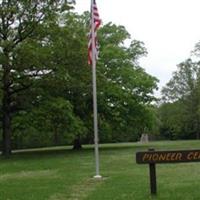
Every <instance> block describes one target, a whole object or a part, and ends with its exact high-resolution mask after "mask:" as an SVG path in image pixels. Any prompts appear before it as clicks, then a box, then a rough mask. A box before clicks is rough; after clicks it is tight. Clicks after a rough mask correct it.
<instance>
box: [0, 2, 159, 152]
mask: <svg viewBox="0 0 200 200" xmlns="http://www.w3.org/2000/svg"><path fill="white" fill-rule="evenodd" d="M89 24H90V15H89V13H88V12H85V13H84V14H83V15H78V14H77V13H75V12H74V11H73V3H70V2H67V1H61V0H60V1H59V0H58V1H48V0H46V1H45V0H43V1H23V0H20V1H19V0H12V1H7V0H3V1H0V77H1V78H0V81H1V82H0V85H1V91H0V99H1V112H0V113H1V119H2V120H1V133H2V134H1V136H2V137H1V139H0V140H1V144H2V145H1V149H2V153H3V154H4V155H5V156H9V155H10V153H11V150H12V149H18V148H29V147H39V146H50V145H64V144H73V145H74V148H80V147H81V144H82V143H93V120H92V119H93V109H92V72H91V66H88V64H87V43H88V40H87V35H88V32H89ZM98 39H99V48H100V49H99V50H100V55H99V60H98V63H97V91H98V93H97V96H98V119H99V136H100V141H101V142H119V141H136V140H138V138H139V137H140V135H141V133H143V132H144V131H147V130H148V131H151V130H153V129H154V128H155V121H156V120H157V118H156V115H155V112H154V110H155V109H154V108H153V107H152V105H151V103H152V102H153V101H154V100H155V97H154V96H153V90H154V89H156V88H157V79H156V78H155V77H152V76H151V75H149V74H147V73H146V72H145V71H144V69H142V68H141V67H140V66H139V62H138V60H139V58H140V57H142V56H146V54H147V50H146V48H145V47H144V44H143V43H142V42H140V41H137V40H134V39H133V40H132V39H131V37H130V34H129V33H128V32H127V30H126V29H125V27H123V26H117V25H115V24H113V23H108V24H103V25H102V26H101V28H100V30H99V31H98ZM126 41H129V46H127V45H124V43H125V42H126Z"/></svg>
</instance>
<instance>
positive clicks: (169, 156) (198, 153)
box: [136, 149, 200, 194]
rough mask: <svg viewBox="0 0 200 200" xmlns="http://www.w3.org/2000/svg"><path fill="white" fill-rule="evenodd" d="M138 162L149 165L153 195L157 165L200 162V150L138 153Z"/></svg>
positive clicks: (155, 190)
mask: <svg viewBox="0 0 200 200" xmlns="http://www.w3.org/2000/svg"><path fill="white" fill-rule="evenodd" d="M136 162H137V163H138V164H149V177H150V190H151V194H156V193H157V183H156V182H157V181H156V164H157V163H160V164H162V163H163V164H164V163H181V162H200V150H180V151H155V150H154V149H149V151H145V152H137V153H136Z"/></svg>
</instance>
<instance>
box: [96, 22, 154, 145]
mask: <svg viewBox="0 0 200 200" xmlns="http://www.w3.org/2000/svg"><path fill="white" fill-rule="evenodd" d="M126 40H129V41H130V35H129V33H128V32H127V31H126V29H125V27H123V26H116V25H115V24H112V23H108V24H106V25H104V26H103V27H102V28H101V29H100V31H99V42H100V58H99V60H98V63H97V87H98V89H97V91H98V110H99V117H100V121H101V124H100V125H102V126H103V130H104V131H105V128H106V129H107V130H108V132H110V133H109V134H110V135H111V136H109V137H110V138H113V140H114V141H124V140H129V141H130V140H132V141H133V140H137V139H138V137H139V134H141V132H142V131H143V129H144V127H149V125H150V124H149V118H148V117H147V115H148V113H149V112H150V109H148V106H149V105H150V103H151V102H152V101H153V100H155V97H154V96H153V90H154V89H156V83H157V79H156V78H155V77H152V76H150V75H149V74H147V73H146V72H145V71H144V69H142V68H141V67H140V66H139V58H140V57H142V56H145V55H146V54H147V51H146V48H145V47H144V44H143V43H142V42H140V41H137V40H132V41H130V45H129V46H125V45H124V43H125V41H126ZM101 133H102V131H101V127H100V137H101ZM102 134H103V133H102ZM109 134H108V135H109ZM104 136H105V134H104Z"/></svg>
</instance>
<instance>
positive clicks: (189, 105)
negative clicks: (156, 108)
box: [162, 59, 200, 139]
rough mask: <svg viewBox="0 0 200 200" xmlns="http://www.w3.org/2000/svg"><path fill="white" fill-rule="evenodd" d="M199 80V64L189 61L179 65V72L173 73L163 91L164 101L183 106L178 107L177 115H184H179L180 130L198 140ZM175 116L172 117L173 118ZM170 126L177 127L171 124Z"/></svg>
mask: <svg viewBox="0 0 200 200" xmlns="http://www.w3.org/2000/svg"><path fill="white" fill-rule="evenodd" d="M199 80H200V67H199V63H198V62H193V61H192V60H191V59H188V60H186V61H185V62H183V63H180V64H179V65H178V70H177V71H176V72H174V73H173V76H172V78H171V79H170V81H169V82H168V83H167V85H166V87H164V88H163V89H162V94H163V99H164V101H166V102H171V103H172V104H173V103H174V105H175V104H176V105H181V106H179V107H178V108H179V110H177V109H176V111H177V114H179V113H182V115H181V116H180V115H179V117H180V119H179V122H181V128H180V130H181V131H182V132H184V133H185V135H187V137H192V136H193V135H194V134H195V135H196V138H197V139H199V136H200V135H199V134H200V126H199V124H200V113H199V106H200V96H199V87H200V85H199V83H200V82H199ZM171 106H173V105H171ZM174 111H175V110H174ZM174 111H173V112H174ZM174 116H175V115H172V116H171V118H173V117H174ZM168 117H170V116H168ZM174 123H175V121H174ZM179 124H180V123H179ZM170 126H171V127H172V126H176V125H175V124H174V125H172V124H171V125H170ZM182 134H183V133H182Z"/></svg>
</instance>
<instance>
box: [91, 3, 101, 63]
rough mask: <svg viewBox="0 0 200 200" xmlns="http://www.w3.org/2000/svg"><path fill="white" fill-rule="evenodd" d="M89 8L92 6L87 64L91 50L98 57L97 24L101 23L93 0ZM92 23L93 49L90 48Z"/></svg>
mask: <svg viewBox="0 0 200 200" xmlns="http://www.w3.org/2000/svg"><path fill="white" fill-rule="evenodd" d="M91 8H92V10H91V24H90V26H91V30H90V33H89V42H88V64H90V65H91V64H92V52H94V54H95V58H96V59H97V57H98V41H97V29H98V28H99V26H100V24H101V19H100V18H99V12H98V9H97V5H96V2H95V0H93V5H92V6H91ZM92 15H93V16H92ZM92 19H94V20H93V21H92ZM92 23H93V24H92ZM92 25H94V43H95V45H94V47H95V49H92ZM92 50H93V51H92Z"/></svg>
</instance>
